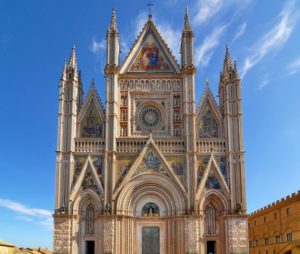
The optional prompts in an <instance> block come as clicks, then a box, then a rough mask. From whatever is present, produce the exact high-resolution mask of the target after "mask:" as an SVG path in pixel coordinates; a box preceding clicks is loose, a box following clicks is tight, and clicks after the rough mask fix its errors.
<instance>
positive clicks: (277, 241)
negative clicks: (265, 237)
mask: <svg viewBox="0 0 300 254" xmlns="http://www.w3.org/2000/svg"><path fill="white" fill-rule="evenodd" d="M275 243H280V235H276V236H275Z"/></svg>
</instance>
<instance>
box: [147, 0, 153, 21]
mask: <svg viewBox="0 0 300 254" xmlns="http://www.w3.org/2000/svg"><path fill="white" fill-rule="evenodd" d="M153 5H154V4H153V3H152V1H151V0H150V1H149V3H148V4H147V6H148V7H149V16H148V17H149V19H152V7H153Z"/></svg>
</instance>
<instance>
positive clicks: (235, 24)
mask: <svg viewBox="0 0 300 254" xmlns="http://www.w3.org/2000/svg"><path fill="white" fill-rule="evenodd" d="M153 3H154V7H153V15H154V20H155V22H156V23H157V26H158V28H159V29H160V31H161V34H162V36H163V37H164V38H165V40H166V41H167V43H168V44H169V46H170V48H171V49H172V51H173V54H174V55H175V56H176V58H177V59H178V61H179V60H180V58H179V56H180V55H179V46H180V36H181V31H182V27H183V16H184V9H185V6H186V5H188V6H189V12H190V16H191V21H192V26H193V30H194V34H195V61H196V65H197V69H198V71H197V78H196V92H197V95H196V99H197V101H198V100H199V98H200V96H201V94H202V92H203V90H204V86H205V85H204V84H205V80H206V79H208V80H209V81H210V85H211V88H212V90H213V92H214V94H215V95H217V88H218V81H219V73H220V71H221V69H222V66H223V58H224V53H225V45H226V44H228V45H229V47H230V50H231V55H232V58H233V59H235V60H237V63H238V69H239V72H240V75H241V77H242V84H243V112H244V115H243V125H244V143H245V150H246V177H247V182H246V184H247V198H248V211H249V212H251V211H254V210H255V209H258V208H260V207H262V206H264V205H266V204H268V203H271V202H273V201H275V200H277V199H279V198H281V197H283V196H285V195H288V194H290V193H292V192H295V191H297V190H299V189H300V181H299V179H300V143H299V141H300V117H299V110H300V95H299V93H300V82H299V80H300V47H299V38H300V27H299V22H300V19H299V18H300V2H299V1H280V0H265V1H258V0H226V1H225V0H210V1H204V0H194V1H183V0H165V1H157V0H154V1H153ZM112 7H115V8H116V11H117V20H118V29H119V32H120V37H121V45H122V54H121V58H122V59H124V57H125V56H126V55H127V53H128V50H129V49H130V48H131V46H132V43H133V42H134V40H135V37H136V35H137V34H138V33H139V31H140V29H141V27H142V26H143V23H144V22H145V21H146V19H147V12H148V9H147V1H137V0H136V1H133V0H129V1H126V4H124V1H121V0H119V1H116V0H115V1H100V0H98V1H96V0H89V1H88V4H84V3H83V1H79V0H72V1H70V0H68V1H60V0H51V1H50V0H47V1H46V0H44V1H40V0H28V1H17V2H16V1H10V0H6V1H5V0H4V1H2V2H1V9H0V70H1V71H0V73H1V92H2V96H1V123H2V124H1V125H0V138H1V139H0V140H1V147H0V172H1V185H0V239H2V240H6V241H9V242H11V243H14V244H16V245H18V246H31V247H34V246H45V247H49V248H51V247H52V229H51V228H52V219H51V213H52V211H53V205H54V186H55V183H54V180H55V148H56V132H57V108H58V85H59V78H60V75H61V71H62V66H63V60H64V58H68V57H69V54H70V51H71V47H72V45H73V44H74V43H75V44H76V49H77V56H78V61H79V68H80V69H81V70H82V77H83V83H84V88H85V91H87V89H88V87H89V86H90V82H91V80H92V78H94V79H95V82H96V87H97V89H98V91H99V94H100V96H101V98H102V101H105V99H104V92H105V80H104V75H103V68H104V65H105V35H106V30H107V27H108V24H109V21H110V16H111V9H112Z"/></svg>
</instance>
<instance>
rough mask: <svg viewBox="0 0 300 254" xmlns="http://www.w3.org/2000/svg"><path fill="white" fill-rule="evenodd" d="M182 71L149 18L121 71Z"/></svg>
mask: <svg viewBox="0 0 300 254" xmlns="http://www.w3.org/2000/svg"><path fill="white" fill-rule="evenodd" d="M127 72H132V73H140V72H147V73H152V72H155V73H157V72H161V73H180V67H179V65H178V63H177V61H176V60H175V57H174V56H173V55H172V53H171V51H170V49H169V48H168V46H167V44H166V42H165V41H164V40H163V38H162V37H161V35H160V33H159V32H158V30H157V27H156V26H155V24H154V23H153V21H152V19H151V18H149V19H148V21H147V23H146V24H145V26H144V28H143V30H142V32H141V33H140V35H139V37H138V38H137V40H136V42H135V44H134V46H133V47H132V49H131V51H130V53H129V54H128V56H127V58H126V60H125V62H124V64H123V66H122V67H121V70H120V73H121V74H122V73H127Z"/></svg>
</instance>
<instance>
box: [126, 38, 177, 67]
mask: <svg viewBox="0 0 300 254" xmlns="http://www.w3.org/2000/svg"><path fill="white" fill-rule="evenodd" d="M170 70H171V68H170V65H169V63H168V62H167V60H166V57H165V56H164V54H163V53H162V51H161V49H160V48H159V47H158V46H157V43H156V40H155V38H154V36H153V35H152V34H151V33H150V34H149V35H148V36H147V37H146V39H145V41H144V43H143V46H142V48H141V50H140V52H139V53H138V55H137V57H136V59H135V60H134V62H133V64H132V66H131V67H130V71H134V72H141V71H162V72H166V71H170Z"/></svg>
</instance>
